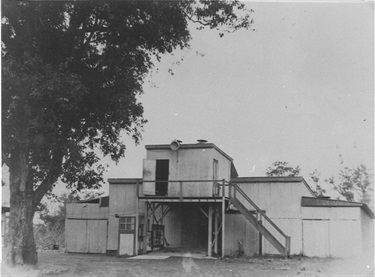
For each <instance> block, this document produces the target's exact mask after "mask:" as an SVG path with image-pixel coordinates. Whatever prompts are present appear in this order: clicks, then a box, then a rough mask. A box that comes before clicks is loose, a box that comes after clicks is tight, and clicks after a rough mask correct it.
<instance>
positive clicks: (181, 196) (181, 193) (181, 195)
mask: <svg viewBox="0 0 375 277" xmlns="http://www.w3.org/2000/svg"><path fill="white" fill-rule="evenodd" d="M183 197H184V196H183V191H182V181H180V201H181V202H182V200H183Z"/></svg>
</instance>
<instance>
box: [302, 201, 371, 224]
mask: <svg viewBox="0 0 375 277" xmlns="http://www.w3.org/2000/svg"><path fill="white" fill-rule="evenodd" d="M301 206H302V207H349V208H350V207H359V208H362V209H363V210H364V211H365V212H366V213H367V214H368V215H369V216H370V217H371V218H372V219H374V218H375V215H374V213H373V211H372V210H371V209H370V208H369V206H367V205H366V204H365V203H361V202H349V201H345V200H335V199H327V198H319V197H316V198H315V197H306V196H302V200H301Z"/></svg>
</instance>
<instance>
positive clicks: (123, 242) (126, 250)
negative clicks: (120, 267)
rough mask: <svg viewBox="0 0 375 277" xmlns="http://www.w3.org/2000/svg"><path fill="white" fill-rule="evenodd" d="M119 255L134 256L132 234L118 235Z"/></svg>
mask: <svg viewBox="0 0 375 277" xmlns="http://www.w3.org/2000/svg"><path fill="white" fill-rule="evenodd" d="M119 255H129V256H133V255H134V234H120V246H119Z"/></svg>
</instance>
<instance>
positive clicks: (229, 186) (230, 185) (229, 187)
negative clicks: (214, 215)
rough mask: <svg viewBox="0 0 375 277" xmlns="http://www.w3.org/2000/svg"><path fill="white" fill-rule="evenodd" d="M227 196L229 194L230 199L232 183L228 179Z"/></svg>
mask: <svg viewBox="0 0 375 277" xmlns="http://www.w3.org/2000/svg"><path fill="white" fill-rule="evenodd" d="M228 184H229V185H228V196H229V199H232V183H231V181H229V183H228Z"/></svg>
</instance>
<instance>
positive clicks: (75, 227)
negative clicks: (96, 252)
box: [66, 219, 88, 253]
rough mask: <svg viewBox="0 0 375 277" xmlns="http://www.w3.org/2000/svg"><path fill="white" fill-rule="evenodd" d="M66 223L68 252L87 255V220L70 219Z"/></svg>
mask: <svg viewBox="0 0 375 277" xmlns="http://www.w3.org/2000/svg"><path fill="white" fill-rule="evenodd" d="M66 223H67V224H66V230H67V236H66V239H67V241H66V251H67V252H73V253H87V252H88V245H87V239H86V236H87V220H76V219H74V220H70V219H68V220H67V221H66Z"/></svg>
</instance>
